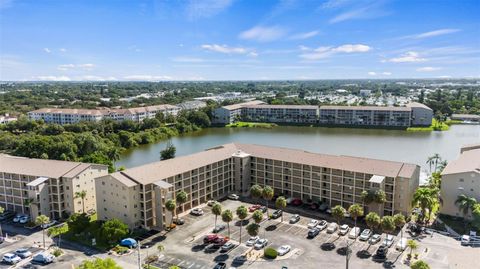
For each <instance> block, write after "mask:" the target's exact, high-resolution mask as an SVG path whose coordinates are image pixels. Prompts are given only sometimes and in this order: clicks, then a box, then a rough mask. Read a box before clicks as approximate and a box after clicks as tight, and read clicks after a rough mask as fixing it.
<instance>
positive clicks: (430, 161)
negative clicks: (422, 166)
mask: <svg viewBox="0 0 480 269" xmlns="http://www.w3.org/2000/svg"><path fill="white" fill-rule="evenodd" d="M434 163H435V160H434V159H433V157H428V159H427V164H428V169H429V170H430V173H432V166H433V164H434Z"/></svg>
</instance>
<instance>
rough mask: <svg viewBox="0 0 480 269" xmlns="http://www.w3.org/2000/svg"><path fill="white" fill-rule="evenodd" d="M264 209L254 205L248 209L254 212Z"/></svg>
mask: <svg viewBox="0 0 480 269" xmlns="http://www.w3.org/2000/svg"><path fill="white" fill-rule="evenodd" d="M260 207H262V206H261V205H252V206H251V207H249V208H248V211H250V212H254V211H255V210H257V209H260Z"/></svg>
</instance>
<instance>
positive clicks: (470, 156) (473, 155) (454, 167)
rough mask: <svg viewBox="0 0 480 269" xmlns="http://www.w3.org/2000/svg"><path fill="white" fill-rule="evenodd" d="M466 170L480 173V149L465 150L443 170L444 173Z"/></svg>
mask: <svg viewBox="0 0 480 269" xmlns="http://www.w3.org/2000/svg"><path fill="white" fill-rule="evenodd" d="M465 172H476V173H480V149H472V150H467V151H464V152H463V153H462V154H460V157H459V158H458V159H456V160H454V161H451V162H449V163H448V164H447V166H446V167H445V169H443V171H442V175H449V174H458V173H465Z"/></svg>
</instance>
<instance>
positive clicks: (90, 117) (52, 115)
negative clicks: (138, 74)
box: [28, 105, 180, 124]
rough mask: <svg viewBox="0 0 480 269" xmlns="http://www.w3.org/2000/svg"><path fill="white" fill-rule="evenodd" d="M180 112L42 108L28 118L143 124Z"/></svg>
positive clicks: (149, 108) (174, 109) (172, 109)
mask: <svg viewBox="0 0 480 269" xmlns="http://www.w3.org/2000/svg"><path fill="white" fill-rule="evenodd" d="M179 111H180V108H179V107H177V106H174V105H156V106H147V107H135V108H125V109H110V108H102V109H71V108H42V109H38V110H34V111H30V112H28V116H29V118H30V119H32V120H44V121H45V122H46V123H56V124H72V123H78V122H81V121H93V122H98V121H100V120H103V119H112V120H115V121H123V120H132V121H135V122H141V121H143V120H144V119H149V118H154V117H155V115H156V114H157V113H163V114H171V115H177V114H178V112H179Z"/></svg>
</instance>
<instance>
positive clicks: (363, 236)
mask: <svg viewBox="0 0 480 269" xmlns="http://www.w3.org/2000/svg"><path fill="white" fill-rule="evenodd" d="M370 236H372V231H371V230H370V229H365V230H363V232H362V233H361V234H360V240H361V241H367V240H368V239H369V238H370Z"/></svg>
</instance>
